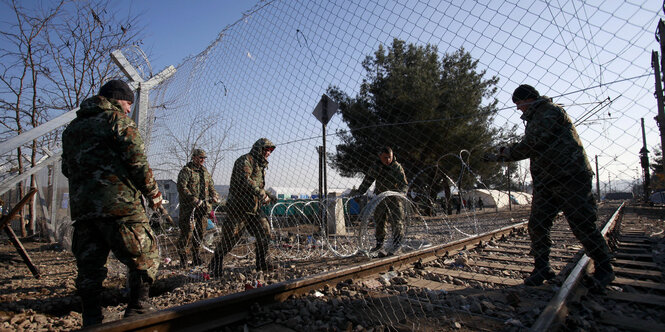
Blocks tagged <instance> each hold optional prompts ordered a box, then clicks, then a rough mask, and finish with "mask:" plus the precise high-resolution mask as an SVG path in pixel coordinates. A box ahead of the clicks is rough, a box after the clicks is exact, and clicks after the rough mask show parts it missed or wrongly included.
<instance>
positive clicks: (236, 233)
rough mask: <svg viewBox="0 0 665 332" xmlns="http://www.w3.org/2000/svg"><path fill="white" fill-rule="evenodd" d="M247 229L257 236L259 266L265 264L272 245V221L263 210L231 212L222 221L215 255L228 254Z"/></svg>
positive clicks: (221, 256)
mask: <svg viewBox="0 0 665 332" xmlns="http://www.w3.org/2000/svg"><path fill="white" fill-rule="evenodd" d="M245 230H247V232H249V234H250V235H251V236H253V237H255V238H256V247H255V253H256V264H257V266H261V265H265V263H266V258H267V255H268V246H269V245H270V223H269V222H268V219H267V218H266V216H265V214H263V213H262V212H261V211H259V212H258V213H257V214H248V213H244V212H238V213H231V212H229V217H228V218H227V219H226V220H225V221H224V222H223V223H222V232H221V235H220V238H219V239H218V240H217V241H216V243H215V256H216V257H220V258H223V257H224V256H225V255H226V254H228V253H229V252H230V251H231V250H232V249H233V247H235V245H236V244H237V243H238V240H240V237H241V236H242V235H243V233H244V232H245Z"/></svg>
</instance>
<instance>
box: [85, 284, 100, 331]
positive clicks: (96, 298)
mask: <svg viewBox="0 0 665 332" xmlns="http://www.w3.org/2000/svg"><path fill="white" fill-rule="evenodd" d="M100 293H101V292H96V293H94V294H81V306H82V308H81V309H82V311H81V312H82V316H83V327H88V326H92V325H96V324H101V323H102V321H103V320H104V314H102V305H101V294H100Z"/></svg>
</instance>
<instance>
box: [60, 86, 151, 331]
mask: <svg viewBox="0 0 665 332" xmlns="http://www.w3.org/2000/svg"><path fill="white" fill-rule="evenodd" d="M133 101H134V94H133V92H132V91H131V89H130V88H129V86H128V85H127V84H126V83H125V82H123V81H119V80H113V81H109V82H108V83H106V84H105V85H104V86H102V88H101V89H100V91H99V95H97V96H94V97H92V98H89V99H86V100H84V101H83V102H82V103H81V106H80V108H79V110H78V111H77V112H76V118H75V119H74V120H73V121H72V122H71V123H70V124H69V125H68V126H67V128H66V129H65V131H64V132H63V134H62V146H63V147H62V149H63V152H62V173H63V174H64V175H65V176H66V177H67V178H68V179H69V191H70V192H69V197H70V202H71V203H70V209H71V217H72V220H74V221H75V222H74V235H73V240H72V251H73V253H74V256H75V258H76V265H77V267H78V276H77V278H76V288H77V291H78V294H79V295H80V296H81V300H82V304H83V325H84V326H89V325H93V324H98V323H101V322H102V319H103V315H102V310H101V304H100V294H101V291H102V282H103V281H104V279H105V278H106V274H107V269H106V260H107V258H108V255H109V251H112V252H113V254H114V255H115V257H116V258H117V259H118V260H119V261H120V262H122V263H123V264H125V265H127V267H128V269H129V275H128V279H129V288H130V289H129V290H130V294H129V296H130V298H129V303H128V305H127V309H126V311H125V317H129V316H133V315H136V314H142V313H144V312H147V311H149V310H152V309H153V308H152V306H151V305H150V303H149V301H148V291H149V289H150V285H151V284H152V282H153V281H154V280H155V275H156V273H157V269H158V267H159V256H158V255H159V253H158V250H157V243H156V241H155V236H154V234H153V233H152V230H151V229H150V225H149V222H148V218H147V215H146V212H145V209H144V206H143V204H142V201H141V200H142V196H143V197H145V198H146V199H147V202H148V204H149V205H150V207H151V208H153V209H156V208H158V207H159V206H160V204H161V202H162V196H161V193H160V192H159V190H158V188H157V184H156V183H155V179H154V178H153V175H152V170H151V169H150V167H149V166H148V160H147V158H146V155H145V152H144V146H143V139H142V138H141V135H140V134H139V131H138V129H137V127H136V124H135V123H134V121H132V119H130V118H129V117H128V116H127V114H129V112H130V111H131V105H132V102H133Z"/></svg>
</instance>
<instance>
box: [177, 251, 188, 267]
mask: <svg viewBox="0 0 665 332" xmlns="http://www.w3.org/2000/svg"><path fill="white" fill-rule="evenodd" d="M178 256H180V268H182V269H184V268H187V254H186V253H178Z"/></svg>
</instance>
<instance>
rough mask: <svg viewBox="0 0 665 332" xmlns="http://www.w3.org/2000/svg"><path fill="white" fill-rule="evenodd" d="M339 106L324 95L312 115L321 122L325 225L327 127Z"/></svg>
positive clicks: (321, 196) (321, 188)
mask: <svg viewBox="0 0 665 332" xmlns="http://www.w3.org/2000/svg"><path fill="white" fill-rule="evenodd" d="M338 109H339V105H337V103H335V102H334V101H333V100H331V99H330V97H328V96H327V95H325V94H324V95H322V96H321V100H320V101H319V103H318V104H317V105H316V107H315V108H314V111H313V112H312V114H313V115H314V117H316V118H317V119H318V120H319V121H320V122H321V136H322V137H321V139H322V143H323V144H322V145H321V146H320V147H319V148H318V149H317V150H318V152H319V202H320V203H319V206H320V207H321V221H322V223H323V225H325V224H326V223H327V222H328V221H327V220H328V216H327V213H328V208H327V199H328V173H327V170H326V168H327V167H326V165H327V162H326V125H327V124H328V121H330V118H332V116H333V115H335V113H337V110H338Z"/></svg>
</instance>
